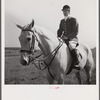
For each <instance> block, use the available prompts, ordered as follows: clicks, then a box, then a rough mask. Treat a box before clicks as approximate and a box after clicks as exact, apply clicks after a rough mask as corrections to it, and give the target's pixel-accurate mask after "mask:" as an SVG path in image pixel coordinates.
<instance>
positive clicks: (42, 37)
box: [5, 0, 97, 84]
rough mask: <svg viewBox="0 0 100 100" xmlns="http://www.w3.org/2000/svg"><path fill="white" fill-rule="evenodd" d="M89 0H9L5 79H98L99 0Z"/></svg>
mask: <svg viewBox="0 0 100 100" xmlns="http://www.w3.org/2000/svg"><path fill="white" fill-rule="evenodd" d="M85 1H86V3H85ZM85 1H83V0H80V1H79V2H78V3H79V4H77V3H74V1H73V4H70V3H71V2H70V3H67V1H66V0H65V1H64V0H62V1H57V0H54V1H53V0H40V1H39V0H21V1H19V0H5V84H96V48H97V47H96V35H97V15H96V12H97V11H96V10H97V9H96V1H95V0H92V1H91V2H89V1H87V0H85ZM83 4H85V5H83ZM12 8H13V9H12Z"/></svg>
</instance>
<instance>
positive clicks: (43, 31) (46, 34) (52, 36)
mask: <svg viewBox="0 0 100 100" xmlns="http://www.w3.org/2000/svg"><path fill="white" fill-rule="evenodd" d="M34 31H35V32H36V33H38V34H39V35H41V36H43V37H44V38H47V39H49V40H52V41H54V42H58V39H57V37H56V34H54V33H53V32H50V31H49V30H48V29H47V28H44V27H41V26H37V25H35V26H34Z"/></svg>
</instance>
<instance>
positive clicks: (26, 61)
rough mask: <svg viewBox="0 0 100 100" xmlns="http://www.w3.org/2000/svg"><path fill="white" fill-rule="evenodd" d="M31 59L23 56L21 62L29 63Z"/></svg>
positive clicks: (23, 63)
mask: <svg viewBox="0 0 100 100" xmlns="http://www.w3.org/2000/svg"><path fill="white" fill-rule="evenodd" d="M29 62H30V59H29V58H28V57H21V59H20V63H21V64H22V65H24V66H27V65H29Z"/></svg>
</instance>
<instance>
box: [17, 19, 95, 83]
mask: <svg viewBox="0 0 100 100" xmlns="http://www.w3.org/2000/svg"><path fill="white" fill-rule="evenodd" d="M17 27H18V28H20V29H21V34H20V36H19V41H20V44H21V50H20V52H21V54H20V63H21V64H22V65H25V66H26V65H29V64H30V56H31V55H32V53H34V51H35V42H36V41H37V43H38V47H39V48H40V49H41V51H42V52H43V55H44V57H45V59H44V60H45V63H46V65H48V64H49V65H48V66H47V68H48V69H49V70H48V72H47V80H48V82H49V84H54V82H55V80H56V82H57V84H65V78H66V75H67V74H66V73H68V71H69V70H70V68H71V66H72V65H73V64H72V63H73V57H72V55H71V53H70V50H69V48H68V46H67V45H66V44H65V43H64V42H60V41H59V40H58V39H57V37H56V35H55V34H54V33H52V32H50V31H48V30H47V29H46V28H43V27H40V26H36V25H34V20H32V22H31V23H30V24H28V25H25V26H24V27H22V26H21V25H18V24H17ZM77 49H78V50H79V51H80V53H81V55H82V59H81V61H80V64H79V66H80V68H81V69H80V70H77V71H76V72H75V75H76V77H77V79H78V82H79V84H82V83H83V82H82V79H81V76H80V71H81V70H82V69H85V72H86V76H87V80H86V81H87V84H90V83H91V76H92V72H93V69H94V60H93V55H92V51H91V49H90V48H89V47H88V46H86V45H83V44H80V45H79V46H78V47H77ZM51 60H52V61H51ZM69 74H70V73H69Z"/></svg>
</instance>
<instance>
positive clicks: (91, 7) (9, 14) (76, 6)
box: [5, 0, 98, 48]
mask: <svg viewBox="0 0 100 100" xmlns="http://www.w3.org/2000/svg"><path fill="white" fill-rule="evenodd" d="M66 4H67V5H69V6H70V7H71V13H70V16H72V17H75V18H76V19H77V21H78V23H79V34H78V38H79V42H81V43H83V44H87V45H89V47H91V48H93V47H96V43H97V39H96V37H97V34H98V30H97V27H98V26H97V23H98V19H97V13H98V12H97V0H5V46H6V47H20V43H19V40H18V37H19V35H20V32H21V31H20V30H19V29H18V28H17V27H16V25H15V24H19V25H22V26H24V25H26V24H29V23H30V22H31V20H32V19H34V21H35V24H36V25H39V26H42V27H45V28H47V29H48V30H49V31H51V32H53V33H54V34H57V30H58V27H59V23H60V20H61V19H63V18H64V16H63V13H62V11H61V9H62V7H63V6H64V5H66Z"/></svg>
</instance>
